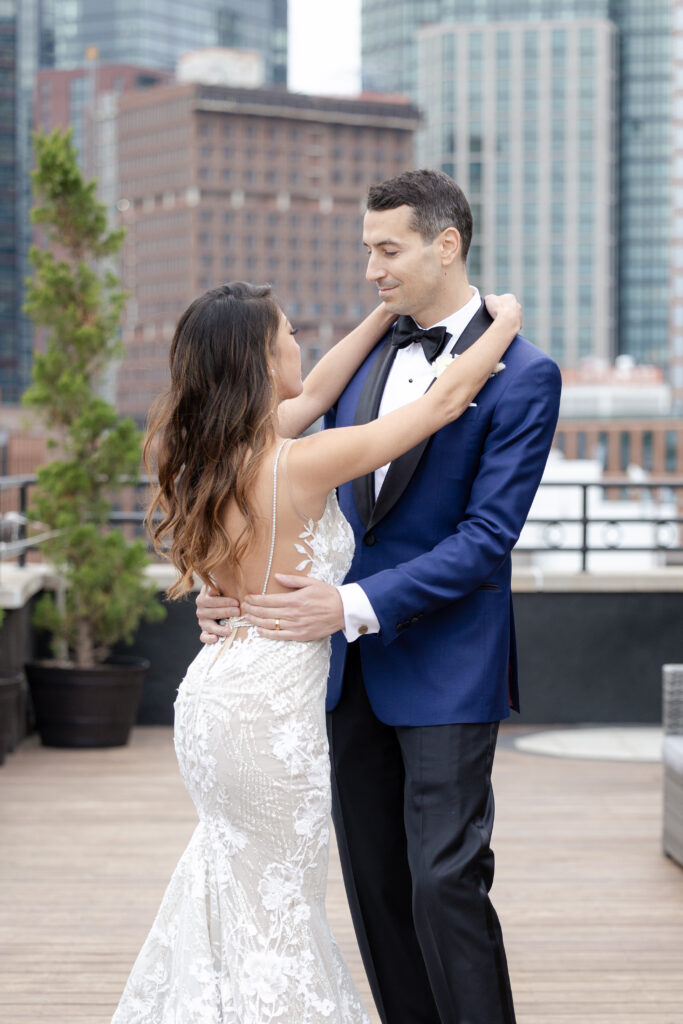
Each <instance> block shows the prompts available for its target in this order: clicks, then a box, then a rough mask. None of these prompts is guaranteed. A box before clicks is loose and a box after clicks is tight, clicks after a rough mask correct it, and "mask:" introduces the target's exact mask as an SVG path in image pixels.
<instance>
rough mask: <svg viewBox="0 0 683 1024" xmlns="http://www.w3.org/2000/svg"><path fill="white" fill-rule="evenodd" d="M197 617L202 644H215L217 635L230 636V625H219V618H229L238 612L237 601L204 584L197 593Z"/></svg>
mask: <svg viewBox="0 0 683 1024" xmlns="http://www.w3.org/2000/svg"><path fill="white" fill-rule="evenodd" d="M196 604H197V619H198V621H199V628H200V629H201V631H202V632H201V636H200V637H199V639H200V640H201V642H202V643H203V644H215V643H216V640H218V637H219V636H230V627H229V626H228V625H225V626H223V625H221V624H220V622H219V621H218V620H219V619H229V618H231V617H232V616H233V615H239V614H240V606H239V602H238V601H236V600H234V599H233V598H232V597H223V596H222V595H221V594H217V593H216V591H215V590H211V588H210V587H207V586H206V584H204V586H203V587H202V589H201V590H200V591H199V594H198V595H197V601H196Z"/></svg>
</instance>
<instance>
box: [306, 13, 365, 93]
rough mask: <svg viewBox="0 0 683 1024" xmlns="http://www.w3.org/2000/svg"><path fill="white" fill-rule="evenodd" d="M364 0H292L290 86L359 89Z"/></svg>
mask: <svg viewBox="0 0 683 1024" xmlns="http://www.w3.org/2000/svg"><path fill="white" fill-rule="evenodd" d="M360 5H361V0H341V2H339V0H289V88H290V89H291V90H292V92H307V93H319V94H322V95H335V96H343V95H348V94H353V93H357V92H359V91H360Z"/></svg>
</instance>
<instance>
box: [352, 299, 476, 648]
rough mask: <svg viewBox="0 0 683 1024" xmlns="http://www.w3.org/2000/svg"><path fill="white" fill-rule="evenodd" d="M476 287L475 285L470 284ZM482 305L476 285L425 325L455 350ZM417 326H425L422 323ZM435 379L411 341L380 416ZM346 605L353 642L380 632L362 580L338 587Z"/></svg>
mask: <svg viewBox="0 0 683 1024" xmlns="http://www.w3.org/2000/svg"><path fill="white" fill-rule="evenodd" d="M470 287H472V286H470ZM480 305H481V299H480V297H479V292H478V291H477V289H476V288H472V298H471V299H470V301H469V302H467V303H466V304H465V305H464V306H462V307H461V308H460V309H458V310H457V311H456V312H455V313H451V315H450V316H447V317H446V318H445V319H444V320H439V322H438V323H436V324H429V325H428V326H427V327H425V328H423V329H424V330H428V329H429V328H430V327H439V326H441V325H442V324H443V325H444V326H445V328H446V330H447V331H448V333H449V334H450V335H451V338H450V340H449V341H447V343H446V348H445V349H444V351H445V352H451V351H452V350H453V348H454V347H455V345H456V343H457V341H458V339H459V337H460V335H461V334H462V332H463V331H464V330H465V328H466V327H467V325H468V323H469V322H470V320H471V319H472V317H473V316H474V315H475V313H476V312H477V310H478V309H479V307H480ZM416 326H418V327H420V328H421V327H422V325H421V324H417V325H416ZM433 380H434V373H433V371H432V366H431V363H430V362H429V361H428V359H427V357H426V356H425V354H424V350H423V348H422V345H421V344H420V342H419V341H414V342H411V344H410V345H406V347H405V348H400V349H398V351H397V353H396V357H395V359H394V362H393V363H392V366H391V370H390V371H389V376H388V377H387V382H386V384H385V385H384V392H383V393H382V399H381V402H380V405H379V412H378V414H377V416H378V418H379V417H380V416H386V414H387V413H388V412H393V411H394V410H395V409H400V408H401V406H403V405H407V404H408V402H412V401H413V400H414V399H416V398H419V397H420V395H423V394H424V393H425V391H426V390H427V388H428V387H429V385H430V384H431V382H432V381H433ZM388 469H389V464H388V463H387V465H386V466H382V467H381V468H380V469H377V470H375V500H376V499H377V496H378V494H379V492H380V490H381V488H382V484H383V483H384V479H385V477H386V475H387V471H388ZM337 589H338V590H339V594H340V597H341V599H342V604H343V606H344V636H345V637H346V639H347V640H348V642H349V643H351V642H352V641H353V640H357V639H358V637H359V636H363V635H365V634H366V633H379V622H378V621H377V616H376V615H375V613H374V610H373V608H372V605H371V604H370V601H369V599H368V597H367V595H366V593H365V591H364V590H363V588H362V587H361V585H360V584H359V583H345V584H343V585H342V586H340V587H338V588H337Z"/></svg>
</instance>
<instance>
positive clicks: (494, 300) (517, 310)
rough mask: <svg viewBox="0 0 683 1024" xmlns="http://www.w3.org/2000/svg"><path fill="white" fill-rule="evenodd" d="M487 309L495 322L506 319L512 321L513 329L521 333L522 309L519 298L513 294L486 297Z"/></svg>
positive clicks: (506, 293)
mask: <svg viewBox="0 0 683 1024" xmlns="http://www.w3.org/2000/svg"><path fill="white" fill-rule="evenodd" d="M484 302H485V303H486V308H487V310H488V311H489V313H490V314H491V316H492V317H493V319H494V320H498V319H499V318H501V317H504V318H505V319H506V320H509V321H510V325H511V327H512V328H513V329H514V330H515V331H516V332H519V331H521V329H522V307H521V306H520V304H519V302H518V300H517V296H516V295H513V293H512V292H505V293H504V294H502V295H493V294H491V295H486V296H485V297H484Z"/></svg>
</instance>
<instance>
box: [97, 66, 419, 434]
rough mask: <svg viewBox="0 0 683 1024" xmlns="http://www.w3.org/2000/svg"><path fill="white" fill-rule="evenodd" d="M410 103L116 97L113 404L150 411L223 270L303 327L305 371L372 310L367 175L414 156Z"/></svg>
mask: <svg viewBox="0 0 683 1024" xmlns="http://www.w3.org/2000/svg"><path fill="white" fill-rule="evenodd" d="M417 125H418V114H417V111H416V109H415V108H414V107H413V106H411V105H410V104H409V103H408V102H407V101H405V100H404V99H402V98H398V97H396V98H392V97H386V96H382V97H374V96H366V95H364V96H360V97H358V98H354V99H349V98H344V99H336V98H327V97H325V98H323V97H315V96H305V95H299V94H293V93H284V92H281V91H277V90H273V89H244V88H229V87H224V86H208V85H200V84H189V85H188V84H178V83H174V84H169V85H164V86H159V87H156V88H154V89H151V90H147V91H145V92H131V93H126V94H122V95H121V96H120V98H119V101H118V113H117V127H116V134H117V153H118V184H119V193H120V198H119V201H118V208H119V211H120V215H121V221H122V223H123V224H124V225H125V226H126V228H127V236H126V241H125V243H124V250H123V280H124V284H125V286H126V287H127V288H128V289H129V290H130V292H131V294H132V299H131V301H130V303H129V305H128V309H127V311H126V315H125V317H124V342H125V346H126V358H125V360H124V362H123V364H122V366H121V367H120V370H119V378H118V398H117V404H118V406H119V408H120V409H121V411H122V412H125V413H128V414H131V415H133V416H135V417H136V418H137V419H138V420H140V421H142V420H143V419H144V417H145V415H146V413H147V409H148V407H149V404H150V402H151V400H152V399H153V398H154V397H155V396H156V395H157V394H158V393H159V391H160V390H161V389H162V388H163V386H164V384H165V381H166V378H167V358H168V347H169V342H170V340H171V337H172V334H173V330H174V328H175V323H176V321H177V318H178V316H179V314H180V313H181V312H182V310H183V309H184V308H185V307H186V306H187V304H188V303H189V302H190V301H191V300H192V299H193V298H195V297H196V296H197V295H198V294H200V293H201V292H203V291H205V290H206V289H208V288H211V287H214V286H215V285H217V284H219V283H221V282H224V281H229V280H248V281H254V282H265V281H267V282H269V283H271V284H272V285H273V287H274V289H275V291H276V293H277V295H278V297H279V298H280V300H281V302H282V303H283V306H284V308H285V309H286V312H287V314H288V315H289V316H290V318H291V320H292V321H293V323H294V324H295V325H296V326H298V327H299V328H300V330H301V334H300V340H301V341H302V343H303V345H302V347H303V349H304V353H303V355H304V360H303V361H304V369H307V368H308V367H310V365H311V364H312V363H313V362H314V361H315V359H317V357H318V356H319V355H320V354H321V352H322V351H324V350H325V349H326V348H327V347H328V346H329V345H330V344H331V343H332V342H333V341H334V340H337V339H338V338H339V337H341V336H342V335H343V334H344V333H345V332H346V331H347V330H349V329H350V328H351V327H352V326H354V324H356V323H357V322H358V320H359V319H360V318H361V317H362V316H363V315H364V314H365V313H366V312H367V311H368V310H369V309H371V308H372V306H373V304H374V303H375V302H376V295H375V292H374V289H373V288H372V286H371V285H369V284H368V283H367V282H366V281H365V278H364V271H365V252H364V250H363V248H362V245H361V214H362V207H363V201H364V197H365V194H366V191H367V187H368V185H369V184H370V183H371V182H373V181H379V180H382V179H383V178H387V177H390V176H392V175H394V174H397V173H399V172H400V171H402V170H406V169H408V168H410V167H412V166H413V134H414V131H415V129H416V128H417Z"/></svg>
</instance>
